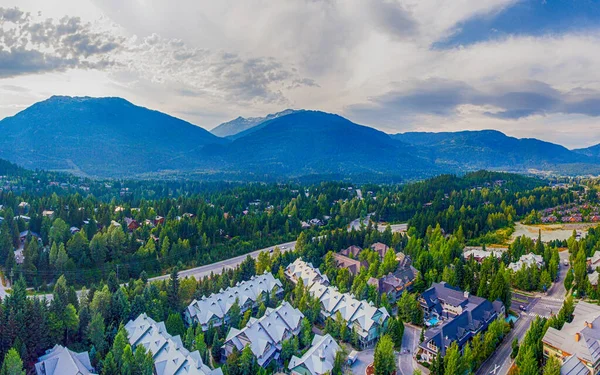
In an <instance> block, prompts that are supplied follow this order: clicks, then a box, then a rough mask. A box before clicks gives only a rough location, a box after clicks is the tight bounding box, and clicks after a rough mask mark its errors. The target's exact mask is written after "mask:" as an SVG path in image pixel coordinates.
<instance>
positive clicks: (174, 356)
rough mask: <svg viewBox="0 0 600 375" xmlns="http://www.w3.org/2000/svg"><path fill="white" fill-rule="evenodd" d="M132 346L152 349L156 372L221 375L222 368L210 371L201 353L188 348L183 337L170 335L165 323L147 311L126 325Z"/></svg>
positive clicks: (171, 374)
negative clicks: (184, 344) (148, 314)
mask: <svg viewBox="0 0 600 375" xmlns="http://www.w3.org/2000/svg"><path fill="white" fill-rule="evenodd" d="M125 329H126V330H127V335H128V338H129V343H130V344H131V346H132V347H136V346H138V345H142V346H143V347H144V348H145V349H146V350H150V351H151V352H152V357H153V359H154V369H155V373H156V374H157V375H175V374H177V375H222V371H221V370H220V369H216V370H211V369H210V368H209V367H208V366H206V365H205V364H204V363H203V362H202V358H201V357H200V353H199V352H198V351H197V350H196V351H194V352H190V351H188V350H187V349H186V348H185V347H184V346H183V343H182V342H181V337H180V336H171V335H170V334H169V333H168V332H167V329H166V327H165V324H164V322H160V323H157V322H156V321H154V320H153V319H152V318H150V317H148V316H147V315H146V314H140V315H139V316H138V317H137V318H136V319H135V320H130V321H129V322H128V323H127V324H126V325H125Z"/></svg>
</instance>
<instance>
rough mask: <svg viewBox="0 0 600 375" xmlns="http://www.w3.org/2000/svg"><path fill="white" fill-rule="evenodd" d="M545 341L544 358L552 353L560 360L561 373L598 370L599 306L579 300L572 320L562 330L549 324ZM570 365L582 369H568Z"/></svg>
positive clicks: (599, 359)
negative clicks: (576, 370) (574, 370)
mask: <svg viewBox="0 0 600 375" xmlns="http://www.w3.org/2000/svg"><path fill="white" fill-rule="evenodd" d="M542 345H543V351H544V357H545V358H549V357H551V356H553V357H556V358H558V359H559V360H560V361H561V363H562V367H561V372H560V373H561V374H591V375H596V374H599V373H600V306H598V305H595V304H591V303H587V302H579V303H577V305H576V306H575V310H574V312H573V321H572V322H571V323H565V324H564V325H563V327H562V328H561V329H560V330H558V329H556V328H553V327H549V328H548V330H547V331H546V334H545V335H544V337H543V338H542ZM571 369H578V370H579V372H567V370H571ZM571 371H572V370H571Z"/></svg>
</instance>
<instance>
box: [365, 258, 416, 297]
mask: <svg viewBox="0 0 600 375" xmlns="http://www.w3.org/2000/svg"><path fill="white" fill-rule="evenodd" d="M418 273H419V271H417V269H416V268H414V267H413V266H406V267H399V268H398V269H397V270H396V272H394V273H393V274H392V273H389V274H387V275H385V276H383V277H381V278H380V279H379V280H377V284H375V283H373V284H372V285H375V286H376V287H377V291H378V292H379V293H387V295H388V300H389V301H391V302H394V301H397V300H398V299H399V298H400V297H401V296H402V293H403V292H404V291H405V290H408V291H410V290H411V289H412V285H413V283H414V282H415V279H416V278H417V274H418ZM369 283H371V282H370V280H369Z"/></svg>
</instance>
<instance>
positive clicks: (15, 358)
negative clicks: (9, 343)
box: [0, 348, 25, 375]
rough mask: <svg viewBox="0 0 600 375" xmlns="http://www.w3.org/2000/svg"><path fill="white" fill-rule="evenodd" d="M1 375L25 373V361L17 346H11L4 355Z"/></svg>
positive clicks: (20, 374)
mask: <svg viewBox="0 0 600 375" xmlns="http://www.w3.org/2000/svg"><path fill="white" fill-rule="evenodd" d="M0 375H25V370H24V369H23V361H22V360H21V356H19V352H17V350H16V349H15V348H11V349H10V350H9V351H8V352H7V353H6V355H5V356H4V362H3V363H2V369H0Z"/></svg>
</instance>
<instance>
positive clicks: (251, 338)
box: [225, 301, 304, 366]
mask: <svg viewBox="0 0 600 375" xmlns="http://www.w3.org/2000/svg"><path fill="white" fill-rule="evenodd" d="M302 318H304V315H303V314H302V313H301V312H300V310H298V309H295V308H293V307H292V305H290V304H289V303H288V302H286V301H284V302H283V303H282V304H281V305H279V307H277V308H276V309H271V308H269V309H267V311H266V312H265V315H263V316H262V317H261V318H260V319H256V318H251V319H250V321H249V322H248V323H247V324H246V326H245V327H244V328H243V329H241V330H238V329H235V328H231V329H230V330H229V333H228V334H227V338H226V340H225V344H226V345H234V346H235V347H236V348H237V349H238V350H240V351H241V350H242V349H244V347H245V346H246V345H250V348H251V349H252V353H254V355H255V356H256V358H257V359H258V364H259V365H261V366H262V365H263V364H265V363H266V362H268V361H269V359H270V358H271V357H272V356H273V354H274V353H275V352H278V351H280V350H281V344H282V342H283V341H284V340H288V339H290V338H291V337H293V336H296V335H298V334H299V333H300V322H301V321H302Z"/></svg>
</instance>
